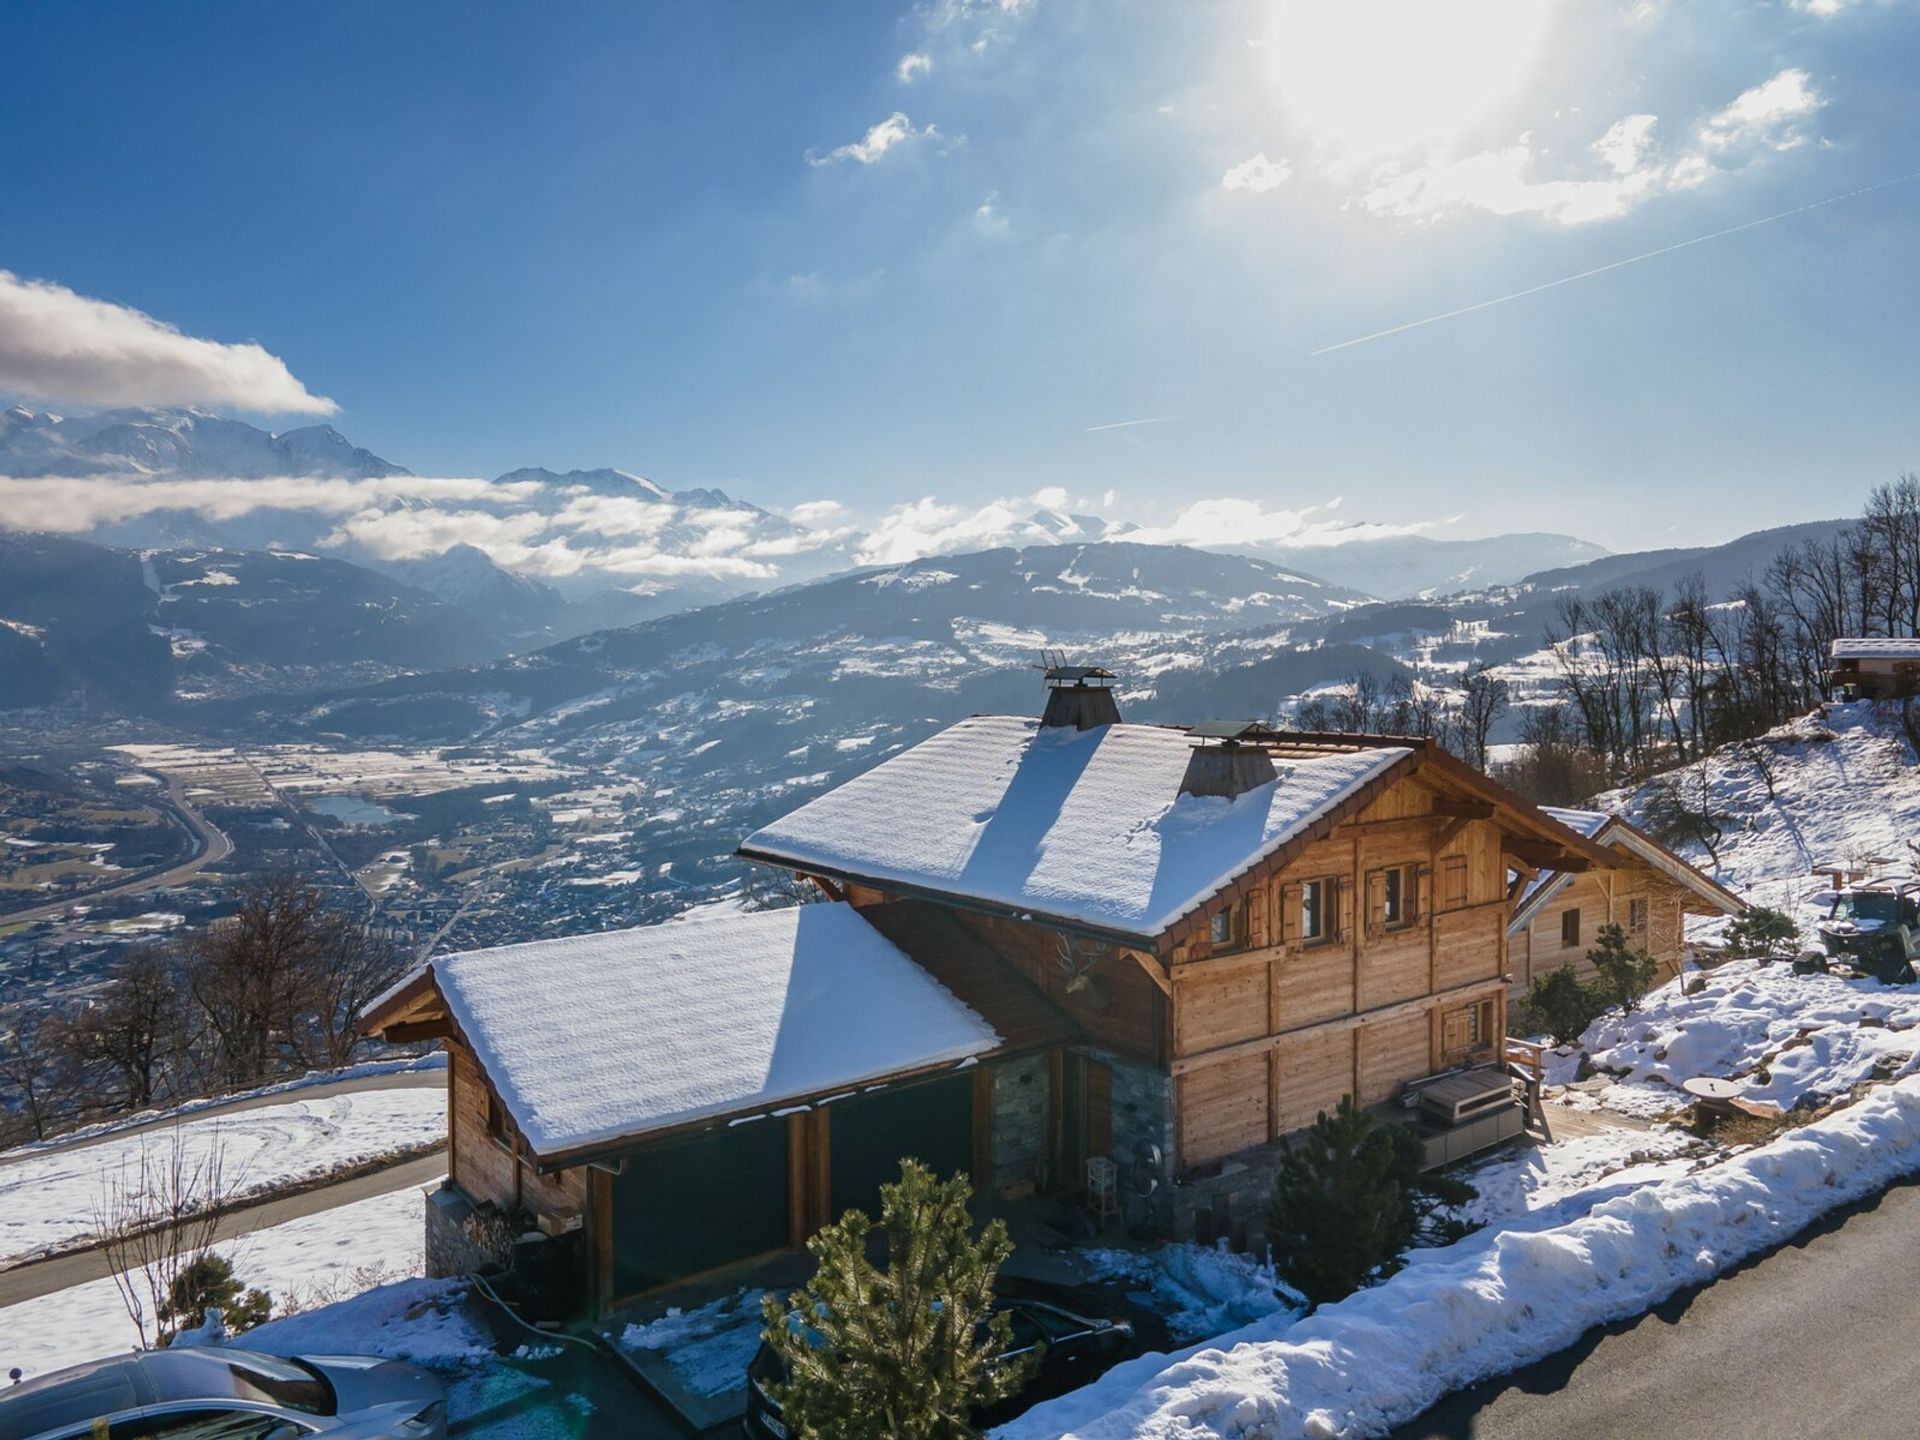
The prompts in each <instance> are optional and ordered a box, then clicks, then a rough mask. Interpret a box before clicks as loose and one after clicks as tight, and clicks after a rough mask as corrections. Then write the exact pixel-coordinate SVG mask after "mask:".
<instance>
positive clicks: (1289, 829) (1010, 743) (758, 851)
mask: <svg viewBox="0 0 1920 1440" xmlns="http://www.w3.org/2000/svg"><path fill="white" fill-rule="evenodd" d="M1192 748H1193V747H1192V742H1191V741H1190V740H1189V739H1188V737H1187V735H1186V734H1185V733H1184V732H1183V731H1180V730H1175V729H1168V728H1165V727H1162V726H1157V725H1103V726H1096V727H1094V728H1092V729H1089V730H1070V729H1066V728H1063V727H1051V728H1047V729H1042V728H1041V727H1040V726H1039V725H1038V723H1037V722H1035V721H1033V720H1030V719H1026V718H1023V717H1017V716H1005V715H983V716H975V717H974V718H973V719H971V720H963V721H961V722H960V723H959V724H958V725H955V726H953V727H952V728H950V729H947V730H943V731H942V732H941V733H940V734H938V735H935V736H933V737H932V738H931V739H928V740H926V741H924V742H922V743H921V744H919V745H916V746H915V747H914V748H913V749H911V750H908V751H906V752H905V753H903V754H900V755H896V756H894V757H893V758H892V759H890V760H887V761H885V762H883V763H882V764H880V765H877V766H875V767H874V768H873V769H872V770H869V771H867V772H866V773H865V774H863V775H860V776H857V777H855V778H854V779H852V780H849V781H848V782H847V783H846V784H844V785H842V786H840V787H839V788H838V789H836V790H832V791H829V792H828V793H827V794H825V795H822V796H821V797H820V798H819V799H817V800H814V801H811V802H810V803H808V804H806V805H803V806H801V807H800V808H799V809H798V810H796V811H794V812H793V813H792V814H790V815H788V816H786V817H785V818H783V819H780V820H776V821H775V822H774V823H773V824H771V825H769V826H767V827H766V828H765V829H763V830H760V831H757V832H756V833H755V834H753V835H752V836H750V837H749V838H748V839H747V842H746V844H744V845H743V846H741V850H742V852H743V853H745V854H748V855H750V856H753V857H754V858H758V859H770V860H774V861H777V862H778V863H781V864H787V865H792V866H794V867H795V868H797V869H803V870H805V869H812V870H820V871H825V872H828V873H835V874H844V875H853V876H857V877H859V878H861V879H863V880H868V881H872V882H873V883H875V884H879V885H887V884H889V883H891V884H897V885H902V886H910V887H913V888H915V889H918V890H921V891H925V892H931V893H933V894H938V895H951V896H956V897H961V898H965V899H972V900H976V901H979V902H983V903H986V904H991V905H994V906H998V907H1004V908H1006V909H1008V910H1011V911H1013V912H1015V913H1024V912H1028V911H1032V912H1036V913H1038V914H1040V915H1044V916H1046V917H1049V918H1053V919H1058V920H1065V921H1069V922H1078V923H1080V924H1084V925H1088V926H1092V927H1095V928H1098V929H1102V930H1111V931H1116V932H1119V933H1122V934H1126V935H1138V936H1143V937H1144V936H1153V935H1158V934H1160V933H1161V932H1162V931H1164V930H1165V929H1167V927H1168V926H1170V925H1172V924H1173V922H1174V921H1176V920H1178V919H1179V918H1180V917H1181V916H1182V915H1184V914H1186V912H1187V911H1189V910H1191V909H1192V908H1193V907H1194V906H1195V905H1197V904H1199V903H1200V902H1201V901H1203V900H1205V899H1206V898H1207V897H1208V896H1209V895H1211V894H1213V893H1214V892H1215V891H1216V890H1218V889H1219V888H1220V887H1221V886H1222V885H1224V884H1226V883H1227V882H1228V881H1229V880H1231V879H1232V878H1233V877H1234V876H1235V875H1236V874H1238V873H1239V872H1240V871H1241V870H1243V869H1245V868H1246V867H1247V866H1248V865H1250V864H1253V863H1254V862H1255V861H1257V860H1259V859H1261V858H1262V857H1263V856H1265V855H1267V854H1269V853H1271V852H1272V851H1274V850H1276V849H1278V848H1279V847H1280V846H1281V845H1283V844H1284V843H1286V842H1287V841H1288V840H1290V839H1292V838H1294V837H1295V836H1296V835H1298V834H1300V833H1301V832H1302V831H1303V830H1305V829H1306V827H1307V826H1308V825H1310V824H1311V823H1312V822H1313V821H1314V820H1315V819H1317V818H1318V817H1319V816H1321V815H1324V814H1325V813H1326V812H1327V811H1328V810H1330V809H1331V808H1333V807H1334V806H1335V805H1338V804H1339V803H1340V802H1341V801H1343V800H1346V799H1348V798H1349V797H1351V796H1352V795H1353V794H1354V793H1355V792H1357V791H1358V790H1359V789H1360V788H1361V787H1362V786H1363V785H1365V784H1366V783H1367V782H1368V781H1370V780H1372V779H1374V778H1376V777H1377V776H1379V775H1381V774H1383V773H1385V772H1386V771H1387V770H1389V769H1390V768H1392V767H1393V766H1394V765H1395V764H1397V763H1398V762H1399V761H1401V760H1403V759H1405V758H1406V757H1407V756H1408V755H1410V754H1412V753H1413V752H1412V751H1411V750H1409V749H1406V748H1404V747H1400V746H1378V747H1370V748H1366V749H1360V750H1355V751H1350V752H1344V753H1335V754H1328V755H1324V756H1314V757H1312V758H1302V759H1285V758H1282V759H1277V760H1276V762H1275V763H1276V767H1277V769H1278V772H1279V773H1278V776H1277V778H1276V779H1275V780H1273V781H1271V782H1269V783H1267V784H1265V785H1260V786H1257V787H1256V788H1254V789H1252V790H1249V791H1247V792H1245V793H1244V794H1241V795H1238V796H1235V797H1233V798H1232V799H1227V798H1224V797H1221V796H1197V795H1183V794H1181V793H1180V782H1181V778H1182V777H1183V776H1184V775H1185V774H1186V769H1187V759H1188V756H1189V755H1190V753H1191V751H1192Z"/></svg>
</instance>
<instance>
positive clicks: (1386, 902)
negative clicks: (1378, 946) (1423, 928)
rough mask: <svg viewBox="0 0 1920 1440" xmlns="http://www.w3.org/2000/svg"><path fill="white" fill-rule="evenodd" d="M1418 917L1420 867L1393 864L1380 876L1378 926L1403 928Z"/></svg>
mask: <svg viewBox="0 0 1920 1440" xmlns="http://www.w3.org/2000/svg"><path fill="white" fill-rule="evenodd" d="M1419 918H1420V867H1419V866H1417V865H1395V866H1393V867H1392V868H1391V869H1389V870H1387V871H1386V872H1385V873H1384V874H1383V875H1382V876H1381V882H1380V928H1381V929H1382V930H1405V929H1406V928H1407V927H1408V926H1410V925H1412V924H1413V923H1414V922H1415V921H1416V920H1418V919H1419Z"/></svg>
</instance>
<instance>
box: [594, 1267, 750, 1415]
mask: <svg viewBox="0 0 1920 1440" xmlns="http://www.w3.org/2000/svg"><path fill="white" fill-rule="evenodd" d="M765 1295H766V1292H765V1291H764V1290H754V1289H741V1290H738V1291H736V1292H735V1293H733V1294H731V1295H722V1296H721V1297H720V1298H719V1299H717V1300H713V1301H709V1302H708V1303H707V1304H705V1305H699V1306H696V1307H694V1308H693V1309H691V1310H681V1309H679V1308H678V1307H675V1308H674V1309H671V1310H668V1311H667V1313H666V1314H664V1315H662V1316H661V1317H660V1318H659V1319H658V1320H651V1321H648V1322H647V1323H646V1324H644V1325H629V1326H627V1328H626V1329H625V1330H624V1331H622V1332H621V1335H620V1348H621V1349H622V1350H625V1351H627V1352H628V1353H629V1354H633V1353H637V1352H640V1351H649V1350H650V1351H653V1352H654V1353H655V1354H657V1355H658V1356H659V1357H660V1358H661V1359H662V1360H663V1361H664V1362H665V1363H666V1364H667V1366H668V1367H669V1368H670V1369H671V1370H672V1371H673V1373H674V1376H675V1378H676V1379H678V1380H679V1382H680V1383H681V1384H682V1385H684V1386H685V1387H686V1388H687V1389H688V1390H690V1391H692V1392H693V1393H694V1394H695V1395H700V1396H711V1395H722V1394H725V1393H726V1392H727V1391H729V1390H736V1389H738V1388H739V1387H740V1385H741V1377H742V1376H744V1375H745V1374H746V1373H747V1364H748V1362H749V1361H751V1360H752V1359H753V1353H754V1351H756V1350H758V1349H759V1348H760V1331H761V1328H762V1326H761V1319H760V1302H761V1300H762V1299H763V1298H765Z"/></svg>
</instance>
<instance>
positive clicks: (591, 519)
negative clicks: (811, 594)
mask: <svg viewBox="0 0 1920 1440" xmlns="http://www.w3.org/2000/svg"><path fill="white" fill-rule="evenodd" d="M0 477H6V478H5V479H3V480H0V485H4V486H5V487H7V488H6V504H5V505H4V507H0V526H6V527H10V528H14V529H37V530H49V531H56V532H59V533H62V534H66V535H69V536H72V537H75V538H82V539H87V540H92V541H94V542H96V543H100V544H105V545H111V546H115V547H118V548H126V549H156V548H158V549H178V548H200V549H222V550H298V551H303V552H307V553H315V554H323V555H329V556H332V557H334V558H337V559H342V560H347V561H351V562H353V563H356V564H360V565H365V566H367V567H369V568H372V569H375V570H379V571H381V572H382V573H384V574H386V575H388V576H389V577H391V578H393V579H395V580H398V581H400V582H401V583H403V584H406V585H410V586H414V587H416V588H422V589H425V590H427V591H428V592H429V593H432V594H435V595H439V596H440V597H441V598H443V599H447V600H451V601H455V602H456V603H464V602H465V601H467V600H468V599H469V598H470V597H471V596H473V595H474V594H475V593H485V594H487V595H488V596H489V597H491V598H492V599H494V600H498V601H500V602H502V603H505V604H507V605H508V606H509V608H510V610H511V612H512V613H511V618H512V623H513V624H514V625H516V626H517V627H518V628H519V630H520V631H521V632H523V633H525V634H529V635H543V636H548V637H551V636H554V635H565V634H572V633H581V632H583V631H586V630H589V629H592V628H596V627H598V626H603V625H610V624H620V623H626V622H630V621H633V620H637V619H641V618H645V617H647V616H650V615H660V614H665V613H669V612H671V611H674V610H680V609H685V608H687V607H688V606H690V605H698V604H709V603H713V602H715V601H719V600H725V599H730V598H732V597H734V596H738V595H741V594H746V593H751V592H755V591H764V590H768V589H772V588H777V587H778V586H781V585H786V584H793V583H796V582H801V581H806V580H810V579H817V578H819V577H821V576H824V575H829V574H834V573H838V572H841V571H845V570H849V569H852V568H857V567H858V566H859V565H860V564H862V563H864V562H873V561H876V560H880V561H888V562H891V561H893V560H898V559H905V558H911V557H910V556H908V555H904V554H895V553H892V546H891V543H890V542H888V541H883V540H876V539H875V537H873V536H870V535H868V534H865V533H862V532H861V531H860V530H859V529H858V528H856V527H853V526H849V525H841V526H835V525H831V524H829V525H808V524H802V523H800V522H799V521H798V520H795V519H793V518H791V517H788V516H783V515H779V514H776V513H774V512H772V511H769V510H766V509H763V508H761V507H760V506H756V505H753V504H750V503H748V502H746V501H742V500H736V499H734V498H733V497H731V496H729V495H728V494H726V493H725V492H724V491H721V490H718V489H714V488H711V487H700V488H693V489H686V490H669V489H667V488H666V487H664V486H661V485H659V484H656V483H655V482H653V481H651V480H648V479H646V478H644V477H642V476H639V475H635V474H632V473H630V472H628V471H624V470H619V469H613V468H599V469H588V470H568V471H555V470H551V469H546V468H543V467H539V466H529V467H521V468H518V469H513V470H509V471H506V472H505V473H503V474H501V475H498V476H495V477H494V478H493V479H491V480H484V479H472V478H466V479H462V478H444V477H431V476H421V475H416V474H414V473H413V472H412V471H410V470H408V469H407V468H406V467H405V466H402V465H397V464H395V463H393V462H392V461H389V460H386V459H384V458H382V457H381V456H378V455H375V454H374V453H372V452H371V451H369V450H367V449H365V448H363V447H361V446H358V445H355V444H354V443H353V442H352V441H350V440H348V439H347V438H346V437H345V436H343V435H342V434H341V433H340V432H339V431H338V430H336V429H334V428H333V427H332V426H331V425H311V426H305V427H302V428H300V429H295V430H288V431H285V432H282V433H279V434H274V433H271V432H269V431H266V430H261V429H259V428H257V427H255V426H252V425H249V424H246V423H245V422H243V421H239V420H233V419H228V418H224V417H221V416H218V415H213V414H209V413H207V412H205V411H201V410H194V409H121V410H109V411H103V412H100V413H97V414H89V415H80V416H62V415H57V414H49V413H37V412H34V411H31V410H28V409H25V408H20V407H16V408H15V409H12V410H9V411H6V412H4V413H0ZM58 481H68V482H72V483H70V484H65V485H61V484H57V483H56V482H58ZM1355 532H1356V534H1361V535H1364V532H1365V527H1364V526H1357V527H1355ZM1139 538H1141V527H1140V526H1139V525H1137V524H1135V523H1134V522H1132V521H1130V520H1126V519H1123V518H1115V517H1106V516H1097V515H1090V514H1084V513H1075V512H1073V511H1071V510H1067V509H1062V508H1039V509H1036V510H1034V511H1032V512H1030V513H1028V514H1026V515H1024V516H1022V517H1010V518H1009V519H1008V520H1007V521H1006V523H1004V524H1003V525H1001V526H1000V527H999V530H998V533H996V534H994V535H993V536H991V537H987V538H979V539H976V540H975V542H974V543H973V544H972V545H970V546H968V547H966V548H978V549H985V548H991V547H993V546H995V545H1012V546H1030V545H1047V544H1066V543H1087V542H1110V541H1114V540H1125V539H1139ZM1334 538H1338V537H1334ZM954 548H960V547H958V546H956V547H954ZM1210 548H1214V549H1218V550H1222V551H1225V552H1227V553H1234V554H1241V555H1245V556H1248V557H1249V558H1253V559H1258V560H1263V561H1267V562H1269V563H1271V564H1274V565H1276V566H1278V567H1280V568H1282V569H1284V570H1289V571H1293V572H1296V573H1300V574H1304V575H1309V576H1316V577H1319V578H1321V579H1323V580H1326V581H1327V582H1329V583H1331V584H1333V585H1335V586H1338V587H1342V588H1346V589H1351V590H1356V591H1360V592H1362V593H1365V594H1368V595H1371V596H1373V597H1375V598H1380V599H1395V598H1402V597H1406V596H1415V595H1431V594H1440V593H1450V592H1453V591H1457V590H1461V589H1466V588H1471V587H1475V586H1482V585H1500V584H1511V583H1515V582H1517V581H1519V580H1520V579H1521V578H1522V577H1523V576H1525V575H1526V574H1528V573H1530V572H1532V571H1535V570H1538V569H1541V568H1543V567H1545V566H1552V565H1572V564H1577V563H1581V562H1584V561H1587V560H1592V559H1596V558H1599V557H1601V556H1603V555H1604V554H1606V552H1605V551H1604V550H1603V549H1602V548H1601V547H1599V546H1597V545H1593V544H1591V543H1589V542H1587V541H1583V540H1578V539H1575V538H1573V537H1571V536H1565V535H1538V534H1519V535H1498V536H1492V537H1488V538H1486V539H1480V540H1440V539H1434V538H1431V537H1427V536H1419V535H1412V536H1409V535H1400V536H1388V537H1382V538H1374V537H1371V536H1366V537H1365V538H1354V539H1347V540H1345V542H1344V543H1340V544H1324V545H1315V546H1295V547H1288V546H1283V545H1274V544H1268V543H1264V542H1249V543H1242V542H1237V541H1235V542H1228V543H1223V544H1221V545H1217V546H1213V547H1210ZM487 567H491V568H492V569H494V570H497V571H499V572H500V574H499V575H498V576H492V575H489V574H487V573H486V571H487ZM508 579H514V580H518V581H520V582H524V583H521V584H517V585H516V584H508V583H505V582H506V581H507V580H508ZM530 587H531V588H530ZM573 607H581V608H579V609H577V610H576V609H575V608H573Z"/></svg>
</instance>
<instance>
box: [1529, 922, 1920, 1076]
mask: <svg viewBox="0 0 1920 1440" xmlns="http://www.w3.org/2000/svg"><path fill="white" fill-rule="evenodd" d="M1689 990H1692V991H1693V993H1692V994H1689V993H1687V992H1688V991H1689ZM1916 1027H1920V984H1915V985H1882V984H1881V983H1880V982H1879V981H1877V980H1865V979H1860V980H1847V979H1842V978H1840V977H1839V976H1836V975H1819V974H1814V975H1796V974H1795V973H1794V972H1793V968H1792V967H1791V966H1790V965H1786V964H1782V963H1777V962H1776V963H1774V964H1770V965H1768V964H1761V963H1760V962H1758V961H1754V960H1731V961H1728V962H1727V963H1726V964H1724V965H1722V966H1720V967H1719V968H1717V969H1714V970H1711V971H1706V972H1704V973H1690V974H1688V975H1687V976H1684V977H1682V978H1681V979H1679V980H1675V981H1670V982H1669V983H1667V984H1665V985H1663V986H1661V987H1660V988H1659V989H1658V990H1656V991H1654V992H1653V993H1652V994H1651V995H1649V996H1648V997H1647V998H1646V1000H1645V1002H1644V1003H1643V1004H1642V1006H1641V1007H1640V1008H1639V1009H1638V1010H1636V1011H1635V1012H1634V1013H1633V1014H1631V1015H1622V1014H1620V1013H1619V1012H1617V1011H1616V1012H1614V1013H1612V1014H1610V1015H1606V1016H1603V1017H1602V1018H1601V1019H1599V1020H1597V1021H1595V1022H1594V1023H1593V1025H1592V1026H1590V1027H1589V1028H1588V1030H1587V1033H1586V1034H1585V1035H1584V1036H1582V1037H1581V1042H1580V1045H1579V1047H1578V1048H1577V1049H1569V1050H1566V1051H1554V1052H1550V1053H1549V1070H1548V1079H1549V1081H1550V1082H1551V1083H1555V1084H1561V1083H1565V1082H1567V1081H1570V1080H1572V1079H1573V1077H1574V1074H1575V1073H1576V1071H1577V1068H1578V1064H1579V1059H1580V1055H1581V1053H1582V1052H1584V1053H1585V1054H1586V1056H1587V1057H1588V1058H1589V1059H1590V1060H1591V1062H1592V1064H1593V1066H1594V1067H1595V1068H1596V1069H1597V1070H1599V1071H1600V1072H1602V1073H1603V1074H1615V1075H1617V1076H1618V1077H1619V1079H1618V1081H1617V1083H1615V1084H1612V1085H1609V1086H1606V1087H1604V1088H1601V1089H1598V1090H1593V1091H1590V1092H1588V1093H1589V1095H1590V1096H1591V1098H1592V1100H1593V1101H1594V1102H1596V1103H1598V1104H1600V1105H1604V1106H1608V1107H1610V1108H1614V1109H1619V1110H1624V1111H1627V1112H1629V1113H1637V1114H1650V1113H1659V1112H1661V1111H1671V1110H1674V1109H1676V1108H1679V1107H1681V1106H1684V1105H1686V1104H1687V1103H1688V1100H1687V1097H1686V1096H1685V1095H1684V1094H1683V1093H1681V1091H1680V1088H1679V1087H1680V1086H1681V1085H1682V1084H1683V1083H1684V1082H1685V1081H1687V1080H1689V1079H1692V1078H1694V1077H1695V1076H1713V1077H1717V1078H1720V1079H1726V1080H1739V1081H1741V1082H1743V1083H1742V1094H1743V1096H1744V1097H1745V1098H1746V1099H1748V1100H1754V1101H1759V1102H1762V1103H1765V1104H1770V1105H1777V1106H1779V1107H1780V1108H1781V1109H1785V1110H1791V1109H1793V1108H1794V1107H1795V1106H1800V1105H1811V1104H1814V1103H1817V1102H1819V1101H1823V1100H1830V1099H1834V1098H1837V1097H1839V1096H1843V1095H1845V1094H1846V1093H1847V1092H1848V1091H1850V1090H1851V1089H1853V1087H1854V1086H1855V1085H1857V1084H1859V1083H1860V1082H1861V1081H1863V1080H1870V1079H1889V1078H1892V1077H1894V1076H1897V1075H1903V1074H1907V1073H1909V1072H1910V1071H1912V1070H1913V1069H1914V1068H1915V1065H1914V1056H1915V1053H1916V1052H1917V1051H1920V1028H1916Z"/></svg>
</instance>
